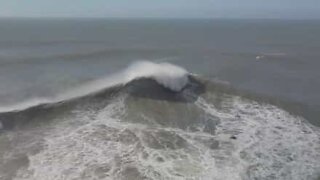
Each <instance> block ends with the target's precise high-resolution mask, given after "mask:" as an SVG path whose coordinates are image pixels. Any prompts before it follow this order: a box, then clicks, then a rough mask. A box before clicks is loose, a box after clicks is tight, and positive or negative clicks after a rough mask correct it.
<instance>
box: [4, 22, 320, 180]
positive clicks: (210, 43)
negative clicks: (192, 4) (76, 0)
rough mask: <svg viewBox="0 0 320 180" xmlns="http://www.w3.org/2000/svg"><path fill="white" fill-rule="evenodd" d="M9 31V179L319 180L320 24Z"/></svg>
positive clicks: (48, 26) (77, 25)
mask: <svg viewBox="0 0 320 180" xmlns="http://www.w3.org/2000/svg"><path fill="white" fill-rule="evenodd" d="M0 27H1V28H0V37H1V38H0V65H1V66H0V111H1V112H0V122H1V123H0V179H131V178H132V177H136V179H187V178H189V179H212V178H213V179H297V180H300V179H308V180H309V179H316V178H318V177H319V175H320V172H319V169H320V164H319V162H320V154H319V152H320V142H319V137H320V131H319V125H320V121H319V118H318V117H319V115H320V114H319V113H318V107H319V106H320V104H319V102H320V96H319V95H318V92H319V91H320V83H319V77H320V74H319V71H318V67H319V65H320V64H319V63H320V62H319V61H318V60H319V57H320V53H319V51H318V49H319V48H320V39H319V38H320V34H319V32H320V22H318V21H271V20H265V21H259V22H258V21H254V20H106V19H99V20H97V19H96V20H94V19H91V20H90V19H87V20H81V19H55V20H54V19H51V20H48V19H34V20H28V19H1V20H0ZM318 35H319V36H318Z"/></svg>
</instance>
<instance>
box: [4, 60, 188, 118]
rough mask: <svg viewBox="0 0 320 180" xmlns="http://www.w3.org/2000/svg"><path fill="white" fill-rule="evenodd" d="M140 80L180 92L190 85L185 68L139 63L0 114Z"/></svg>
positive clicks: (35, 99)
mask: <svg viewBox="0 0 320 180" xmlns="http://www.w3.org/2000/svg"><path fill="white" fill-rule="evenodd" d="M140 78H150V79H153V80H155V81H156V82H158V83H159V84H161V85H162V86H164V87H165V88H168V89H170V90H172V91H180V90H181V89H182V88H183V87H185V86H186V84H187V83H188V72H187V71H186V70H185V69H184V68H182V67H179V66H176V65H173V64H170V63H154V62H149V61H139V62H135V63H132V64H131V65H130V66H129V67H128V68H126V69H125V70H123V71H121V72H118V73H116V74H112V75H109V76H107V77H104V78H101V79H98V80H96V81H93V82H91V83H87V84H84V85H82V86H79V87H76V88H74V89H71V90H69V91H67V92H64V93H63V94H60V95H57V96H56V97H53V98H34V99H30V100H26V101H24V102H21V103H18V104H15V105H11V106H6V107H0V113H3V112H10V111H21V110H25V109H28V108H30V107H34V106H38V105H41V104H52V103H57V102H62V101H68V100H71V99H74V98H79V97H83V96H86V95H90V94H94V93H97V92H99V91H102V90H104V89H107V88H110V87H113V86H119V85H125V84H127V83H129V82H131V81H133V80H136V79H140Z"/></svg>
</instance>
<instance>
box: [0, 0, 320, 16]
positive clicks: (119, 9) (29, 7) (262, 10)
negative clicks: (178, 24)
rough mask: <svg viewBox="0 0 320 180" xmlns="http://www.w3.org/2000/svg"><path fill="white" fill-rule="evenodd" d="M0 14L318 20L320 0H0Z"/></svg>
mask: <svg viewBox="0 0 320 180" xmlns="http://www.w3.org/2000/svg"><path fill="white" fill-rule="evenodd" d="M0 17H122V18H126V17H157V18H159V17H160V18H284V19H288V18H289V19H309V18H312V19H320V0H0Z"/></svg>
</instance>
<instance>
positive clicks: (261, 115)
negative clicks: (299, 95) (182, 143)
mask: <svg viewBox="0 0 320 180" xmlns="http://www.w3.org/2000/svg"><path fill="white" fill-rule="evenodd" d="M196 104H197V105H198V106H199V107H201V108H203V109H204V110H205V111H206V112H207V113H210V114H212V115H214V116H217V117H220V119H221V122H220V124H219V125H218V126H217V129H216V137H217V139H218V140H219V141H220V142H223V143H221V144H224V146H225V147H224V146H220V148H221V149H220V151H219V152H218V153H217V152H216V154H215V155H216V156H220V157H223V159H224V160H223V161H220V162H219V161H218V162H219V163H223V164H222V166H223V167H229V168H230V169H233V170H232V172H233V173H234V174H235V175H237V174H238V175H240V176H242V177H244V179H292V180H303V179H306V180H307V179H315V178H317V176H319V173H320V172H319V169H320V163H319V162H320V132H319V129H317V128H316V127H313V126H312V125H310V124H308V122H306V121H305V120H304V119H302V118H300V117H295V116H293V115H290V114H289V113H288V112H286V111H284V110H281V109H279V108H277V107H275V106H272V105H268V104H259V103H257V102H254V101H250V100H245V99H242V98H240V97H232V98H230V101H226V102H224V104H223V105H222V106H224V108H223V109H224V111H221V110H219V109H217V108H215V107H214V105H212V104H210V103H208V102H206V101H205V100H204V99H202V98H200V99H199V100H198V101H197V102H196ZM225 109H229V110H228V111H225ZM231 136H236V137H237V139H236V140H231V139H230V137H231ZM215 161H217V159H215ZM241 173H243V174H241Z"/></svg>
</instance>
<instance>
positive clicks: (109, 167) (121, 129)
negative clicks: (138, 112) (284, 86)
mask: <svg viewBox="0 0 320 180" xmlns="http://www.w3.org/2000/svg"><path fill="white" fill-rule="evenodd" d="M224 98H225V97H224ZM125 100H126V96H120V97H117V98H116V99H114V101H113V102H112V103H110V104H108V105H107V106H106V107H105V108H103V109H101V110H99V111H98V112H95V111H93V112H91V111H79V112H78V113H77V116H76V117H75V118H72V119H71V120H70V121H76V122H78V121H80V120H83V121H86V122H87V123H84V124H85V125H81V126H80V127H79V128H75V127H74V125H72V126H70V127H66V126H65V125H64V124H55V126H57V128H56V132H54V133H50V134H52V135H51V136H50V137H46V146H45V149H44V150H42V151H41V152H40V153H38V154H35V155H33V156H29V160H30V165H29V167H28V169H27V170H21V171H20V172H19V173H18V176H17V178H16V179H48V180H50V179H95V178H96V179H99V178H100V177H98V176H100V175H101V176H103V175H105V177H103V178H100V179H125V178H123V177H122V175H123V174H129V175H130V172H126V171H125V168H126V167H134V170H132V169H131V170H132V171H137V172H138V173H137V174H139V175H140V176H141V179H143V178H142V177H144V178H145V179H181V180H182V179H204V180H206V179H208V180H209V179H216V180H241V179H292V180H304V179H306V180H307V179H313V178H314V177H315V176H316V174H315V173H317V172H316V171H317V170H319V168H320V164H319V163H318V162H320V143H319V137H320V133H319V131H318V130H315V129H313V127H312V126H311V125H309V124H306V123H305V122H303V119H300V118H299V117H295V116H292V115H290V114H289V113H287V112H285V111H283V110H281V109H279V108H277V107H275V106H272V105H268V104H258V103H257V102H253V101H249V100H245V99H241V98H238V97H230V99H224V100H225V101H224V102H222V105H221V106H222V107H223V110H222V109H219V108H216V107H215V106H214V105H213V104H211V103H209V102H207V101H206V99H203V98H199V99H198V100H197V101H196V103H195V105H196V106H197V107H199V108H200V109H202V110H204V111H205V112H206V113H208V114H209V115H211V116H214V117H217V118H219V119H220V123H219V124H218V126H217V128H216V133H215V134H213V135H212V134H207V133H205V132H190V131H184V130H182V129H176V128H164V127H157V128H155V127H153V128H150V127H148V126H143V125H142V124H134V123H129V122H126V121H124V120H123V117H122V115H123V114H125V113H126V102H125ZM63 122H67V121H63ZM71 124H73V123H71ZM128 132H129V133H128ZM159 133H160V134H161V133H162V134H163V133H164V134H166V135H168V136H169V135H172V136H169V137H168V136H167V137H162V138H161V136H158V135H159ZM231 135H235V136H236V137H237V139H236V140H233V139H230V137H231ZM150 136H151V137H154V138H155V139H154V140H155V141H157V142H158V143H159V144H160V146H161V145H162V146H164V147H165V146H166V145H168V143H169V145H170V143H175V142H174V141H176V140H177V139H179V138H182V139H184V140H185V143H184V145H183V146H182V147H181V148H176V149H174V148H154V147H152V146H150V145H148V143H147V142H146V141H145V140H144V139H145V138H148V137H150ZM170 137H171V138H170ZM169 141H172V142H169ZM213 141H216V142H217V143H218V147H217V148H211V147H210V146H211V145H210V143H212V142H213ZM159 158H160V159H162V160H161V161H159ZM100 170H101V172H100ZM99 174H100V175H99ZM135 175H136V174H135ZM137 179H139V177H137Z"/></svg>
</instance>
